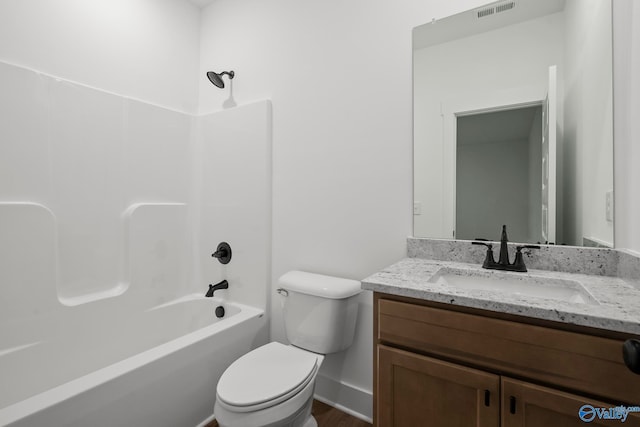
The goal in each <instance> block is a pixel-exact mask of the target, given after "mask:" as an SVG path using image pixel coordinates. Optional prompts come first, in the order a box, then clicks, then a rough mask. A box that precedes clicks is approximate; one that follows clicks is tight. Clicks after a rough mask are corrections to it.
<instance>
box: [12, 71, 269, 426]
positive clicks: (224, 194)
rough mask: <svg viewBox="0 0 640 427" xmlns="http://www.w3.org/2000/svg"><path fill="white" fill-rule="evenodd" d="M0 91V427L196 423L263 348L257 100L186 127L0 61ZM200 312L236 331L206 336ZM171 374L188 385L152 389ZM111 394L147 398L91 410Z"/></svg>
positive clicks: (137, 105) (261, 107)
mask: <svg viewBox="0 0 640 427" xmlns="http://www.w3.org/2000/svg"><path fill="white" fill-rule="evenodd" d="M0 92H2V93H3V94H8V96H4V97H2V98H1V99H0V111H2V116H1V117H0V123H1V124H2V126H0V140H2V141H3V143H2V145H1V146H0V150H1V154H2V155H0V171H2V172H1V173H2V174H3V179H2V180H0V255H2V257H1V259H0V283H2V289H3V291H2V298H0V338H1V339H0V343H2V345H1V347H0V374H1V375H0V376H2V378H5V379H7V378H9V383H10V384H11V387H5V388H3V389H2V391H1V392H0V425H6V424H7V423H13V422H14V421H16V423H15V424H10V425H16V426H20V425H29V426H38V425H50V424H51V423H53V424H56V425H78V426H81V425H87V420H89V419H90V420H91V424H92V425H105V426H107V425H113V423H116V424H118V423H119V424H122V425H125V424H131V425H141V423H142V421H143V420H152V419H153V420H156V422H155V425H166V426H172V425H177V424H181V422H185V420H192V421H193V424H197V423H198V422H200V421H202V420H203V419H205V418H207V417H209V416H210V415H211V412H212V409H213V403H214V398H215V384H216V383H217V380H218V378H219V376H220V375H221V374H222V372H223V371H224V369H225V368H226V367H227V366H228V364H230V363H231V362H232V361H233V360H235V359H236V358H237V357H239V356H240V355H242V354H244V353H245V352H246V351H248V350H250V349H252V348H253V347H255V346H257V345H259V344H260V343H263V342H266V340H267V330H268V326H267V325H268V323H267V321H266V320H267V319H266V318H265V317H264V316H263V313H264V310H265V308H266V307H267V304H268V295H267V290H266V286H265V283H266V282H267V281H268V278H269V276H270V265H271V258H270V247H271V106H270V103H269V102H268V101H262V102H258V103H254V104H250V105H247V106H243V107H239V108H236V109H234V110H230V111H225V112H223V113H212V114H209V115H207V116H202V117H200V116H193V115H191V114H186V113H180V112H176V111H173V110H170V109H167V108H163V107H158V106H155V105H151V104H148V103H144V102H141V101H137V100H133V99H128V98H125V97H121V96H117V95H113V94H110V93H106V92H104V91H100V90H97V89H93V88H90V87H87V86H84V85H80V84H77V83H74V82H70V81H67V80H62V79H60V78H54V77H51V76H48V75H46V74H41V73H37V72H34V71H31V70H29V69H25V68H22V67H17V66H14V65H9V64H6V63H2V62H0ZM247 129H249V130H247ZM218 183H224V185H218ZM248 212H251V215H247V213H248ZM234 219H235V221H234ZM238 219H241V221H238ZM196 236H197V238H196ZM222 240H226V241H228V242H232V244H233V248H234V259H233V262H231V263H229V264H228V265H222V264H220V263H219V262H217V261H216V260H215V259H214V258H212V257H211V253H213V252H214V251H215V250H216V245H217V244H218V243H219V242H220V241H222ZM34 261H35V262H34ZM223 278H224V279H227V280H228V281H229V284H230V286H229V289H228V290H221V291H218V292H216V297H215V298H211V299H208V298H205V297H204V293H205V291H206V289H207V284H208V283H211V282H214V283H215V282H218V281H220V280H222V279H223ZM191 300H193V301H191ZM229 301H233V302H238V303H240V305H242V304H246V305H247V306H246V310H244V312H246V313H252V314H250V315H249V316H245V315H240V316H236V314H237V313H238V312H240V311H242V310H240V309H238V308H236V309H234V305H233V304H232V303H230V302H229ZM217 306H223V307H225V308H226V315H225V317H224V318H223V319H221V320H220V321H218V323H220V324H224V325H229V327H230V328H231V329H233V328H236V327H235V326H232V325H234V324H236V323H237V324H238V325H240V324H243V323H246V322H249V323H248V324H250V325H251V326H249V327H248V329H244V328H245V327H243V326H238V327H237V328H236V329H237V331H235V332H233V331H230V332H225V333H223V335H222V336H219V337H217V338H213V337H209V335H215V334H217V332H216V331H214V330H213V329H211V328H212V327H213V326H212V327H209V326H207V325H212V324H214V323H215V322H216V321H217V318H216V316H215V314H214V308H215V307H217ZM181 307H184V309H183V310H182V311H180V308H181ZM238 307H239V306H238ZM242 318H244V320H241V319H242ZM253 318H255V319H259V320H255V321H251V320H250V319H253ZM238 319H240V320H238ZM214 329H216V330H222V329H224V327H221V326H216V327H215V328H214ZM241 330H244V331H245V332H240V331H241ZM203 331H204V332H203ZM207 331H208V332H207ZM225 334H226V335H228V338H229V339H228V340H226V341H225V338H224V336H226V335H225ZM188 336H191V338H185V337H188ZM207 337H209V338H207ZM225 342H226V343H227V344H224V345H223V344H222V343H225ZM158 346H160V347H162V346H165V347H163V348H164V350H160V347H158ZM193 352H195V353H193ZM78 355H82V357H80V356H78ZM147 356H149V357H150V358H149V357H147ZM185 360H186V362H185ZM107 366H109V367H108V368H107ZM116 366H119V368H115V367H116ZM154 366H158V367H154ZM189 366H190V368H189ZM169 367H171V368H169ZM166 372H174V373H172V374H166ZM175 376H182V377H184V378H191V381H189V384H190V385H189V386H187V384H185V385H184V386H181V387H180V393H177V394H172V393H170V392H168V391H165V392H163V391H162V390H163V389H165V388H171V387H170V386H169V385H168V384H169V383H171V384H172V385H173V384H175V382H176V381H177V380H176V377H175ZM194 378H197V379H198V380H197V381H196V380H195V379H194ZM163 381H166V383H163ZM68 382H70V384H72V385H73V386H68V387H67V386H63V384H64V383H68ZM61 387H62V388H61ZM144 387H150V388H152V389H154V390H157V392H158V393H160V394H161V395H158V396H156V397H155V398H154V397H153V394H152V392H151V390H150V389H145V388H144ZM176 390H177V389H176ZM128 393H133V394H136V395H140V396H143V395H147V396H148V398H147V400H144V399H142V398H141V400H140V401H139V402H138V403H139V404H138V405H137V406H136V407H137V408H138V409H136V410H132V406H131V402H132V401H131V400H130V399H121V398H117V399H114V398H105V394H106V395H113V396H120V395H127V394H128ZM178 394H179V395H178ZM76 395H77V396H76ZM72 396H76V397H73V398H72ZM193 396H201V397H197V398H196V397H193ZM65 399H66V400H65ZM183 400H188V401H189V403H187V402H184V401H183ZM63 401H64V402H63ZM127 402H129V403H127ZM156 405H158V406H156ZM172 405H173V406H172ZM163 411H164V412H163ZM118 420H121V422H120V421H118ZM179 420H181V421H179ZM145 422H146V421H145ZM188 422H191V421H188ZM163 423H164V424H163Z"/></svg>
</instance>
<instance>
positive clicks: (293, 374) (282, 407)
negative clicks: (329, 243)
mask: <svg viewBox="0 0 640 427" xmlns="http://www.w3.org/2000/svg"><path fill="white" fill-rule="evenodd" d="M279 286H280V289H278V293H280V294H281V295H282V296H283V297H284V298H283V300H284V302H283V304H282V307H283V319H284V324H285V332H286V335H287V339H288V340H289V342H290V343H291V344H290V345H285V344H281V343H278V342H272V343H269V344H266V345H263V346H262V347H259V348H257V349H255V350H253V351H251V352H249V353H247V354H245V355H244V356H242V357H241V358H239V359H238V360H236V361H235V362H233V363H232V364H231V366H229V368H227V370H226V371H225V372H224V373H223V374H222V377H221V378H220V381H219V382H218V387H217V390H216V404H215V409H214V414H215V417H216V420H217V421H218V424H219V425H220V426H221V427H270V426H273V427H276V426H277V427H316V426H317V423H316V421H315V419H314V418H313V417H312V416H311V404H312V402H313V391H314V387H315V380H316V375H317V373H318V370H319V369H320V365H321V364H322V361H323V359H324V355H325V354H328V353H335V352H338V351H342V350H344V349H346V348H347V347H349V346H350V345H351V343H352V341H353V333H354V330H355V325H356V316H357V314H358V302H357V296H358V294H359V293H360V282H358V281H356V280H348V279H340V278H337V277H330V276H323V275H320V274H312V273H305V272H302V271H290V272H288V273H286V274H285V275H283V276H282V277H280V279H279Z"/></svg>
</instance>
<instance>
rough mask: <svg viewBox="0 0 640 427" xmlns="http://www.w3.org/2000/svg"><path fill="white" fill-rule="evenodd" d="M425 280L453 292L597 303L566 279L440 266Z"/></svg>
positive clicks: (585, 291)
mask: <svg viewBox="0 0 640 427" xmlns="http://www.w3.org/2000/svg"><path fill="white" fill-rule="evenodd" d="M428 281H429V283H434V284H439V285H443V286H447V287H451V288H457V289H465V290H474V291H490V292H499V293H503V294H510V295H514V296H518V295H520V296H526V297H534V298H545V299H551V300H556V301H565V302H571V303H577V304H590V305H599V304H600V303H599V302H598V301H597V300H596V299H595V298H594V297H593V295H591V294H590V293H589V291H587V290H586V289H585V288H584V287H583V286H582V285H581V284H580V282H578V281H575V280H568V279H557V278H549V277H537V276H531V275H521V274H520V273H510V272H502V271H484V270H483V271H471V270H463V269H457V268H450V267H443V268H441V269H440V270H438V271H437V272H436V274H434V275H433V276H432V277H431V278H430V279H429V280H428Z"/></svg>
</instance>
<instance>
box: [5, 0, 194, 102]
mask: <svg viewBox="0 0 640 427" xmlns="http://www.w3.org/2000/svg"><path fill="white" fill-rule="evenodd" d="M199 17H200V13H199V9H198V8H197V7H196V6H194V5H193V4H191V3H190V2H188V1H181V0H108V1H104V0H89V1H87V0H56V1H49V0H3V1H2V2H0V60H2V61H4V62H8V63H11V64H16V65H21V66H24V67H27V68H31V69H34V70H37V71H40V72H43V73H47V74H50V75H53V76H56V77H61V78H63V79H68V80H71V81H74V82H78V83H82V84H85V85H88V86H92V87H95V88H98V89H101V90H103V91H106V92H112V93H114V94H118V95H123V96H126V97H130V98H135V99H139V100H142V101H145V102H149V103H152V104H157V105H160V106H164V107H168V108H170V109H174V110H178V111H182V112H190V113H193V112H195V110H196V104H197V99H198V93H197V91H198V79H197V75H196V74H197V71H198V65H197V64H198V55H199V49H198V47H199V30H198V29H199Z"/></svg>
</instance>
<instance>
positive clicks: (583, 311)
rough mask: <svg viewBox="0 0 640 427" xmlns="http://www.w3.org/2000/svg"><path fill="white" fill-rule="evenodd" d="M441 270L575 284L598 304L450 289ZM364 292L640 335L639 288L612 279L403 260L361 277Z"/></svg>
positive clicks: (574, 274)
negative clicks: (438, 278) (440, 279)
mask: <svg viewBox="0 0 640 427" xmlns="http://www.w3.org/2000/svg"><path fill="white" fill-rule="evenodd" d="M443 267H444V268H449V269H456V270H457V272H458V274H467V273H468V274H469V275H476V274H480V275H485V276H486V275H487V274H496V275H501V276H500V277H503V278H504V277H507V276H511V277H512V278H513V279H515V280H518V278H523V277H527V279H529V280H534V281H537V282H539V283H542V284H543V283H545V282H546V283H547V286H551V284H549V283H553V282H554V281H558V280H565V281H567V280H568V281H572V283H575V282H579V283H580V285H582V287H583V288H584V289H586V291H587V292H588V293H589V294H590V295H591V296H592V297H593V298H594V299H595V300H596V301H597V302H596V303H592V304H584V303H578V302H566V301H559V300H554V299H546V298H538V297H534V296H524V295H521V294H517V293H508V292H504V291H489V290H476V289H463V288H458V287H453V286H448V285H446V284H443V283H441V282H438V281H436V280H434V279H435V277H434V275H436V274H437V273H438V270H440V269H441V268H443ZM514 275H515V276H514ZM430 280H431V281H430ZM362 288H363V289H366V290H370V291H375V292H382V293H387V294H393V295H399V296H405V297H411V298H418V299H424V300H429V301H435V302H441V303H447V304H453V305H458V306H463V307H473V308H479V309H484V310H490V311H496V312H501V313H509V314H515V315H520V316H526V317H531V318H537V319H544V320H552V321H557V322H564V323H570V324H575V325H581V326H589V327H594V328H600V329H606V330H613V331H618V332H626V333H631V334H640V288H638V287H637V285H636V284H634V283H632V282H631V281H629V280H625V279H621V278H619V277H615V276H603V275H591V274H589V275H587V274H577V273H567V272H559V271H547V270H535V269H530V270H529V272H527V273H512V272H503V271H494V270H491V271H488V270H484V269H482V268H481V267H480V265H478V264H469V263H464V262H455V261H439V260H431V259H424V258H405V259H403V260H401V261H399V262H397V263H395V264H393V265H391V266H389V267H387V268H385V269H383V270H382V271H379V272H377V273H375V274H373V275H372V276H369V277H367V278H366V279H364V280H363V281H362Z"/></svg>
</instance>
